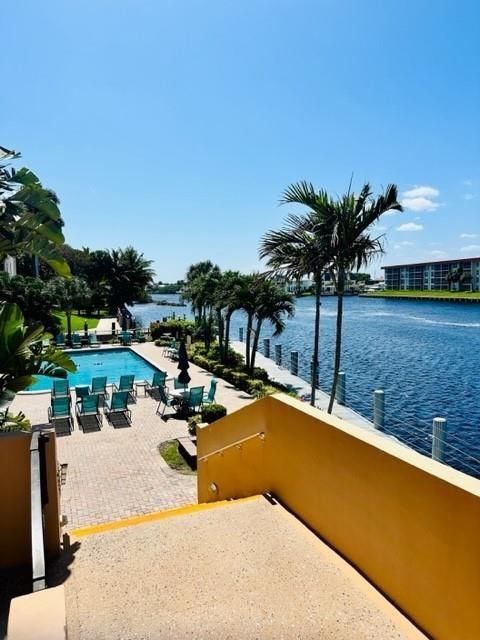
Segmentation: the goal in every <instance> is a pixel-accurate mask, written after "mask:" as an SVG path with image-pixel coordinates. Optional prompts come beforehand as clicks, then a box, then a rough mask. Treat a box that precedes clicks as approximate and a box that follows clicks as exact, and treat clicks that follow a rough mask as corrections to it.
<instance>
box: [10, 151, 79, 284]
mask: <svg viewBox="0 0 480 640" xmlns="http://www.w3.org/2000/svg"><path fill="white" fill-rule="evenodd" d="M19 157H20V154H18V153H16V152H15V151H10V150H9V149H5V148H4V147H0V160H2V161H7V164H1V165H0V260H3V259H5V258H6V256H8V255H10V256H17V255H19V254H28V255H31V256H38V257H39V258H40V259H41V260H43V261H45V262H47V263H48V264H49V265H50V266H51V267H52V269H53V270H54V271H55V272H56V273H58V274H60V275H64V276H68V275H69V273H70V270H69V268H68V265H67V263H66V262H65V260H64V259H63V257H62V256H61V254H60V253H59V250H58V248H59V246H60V245H61V244H62V243H63V241H64V238H63V234H62V231H61V227H62V224H63V223H62V220H61V217H60V211H59V209H58V205H57V202H58V199H57V198H56V196H55V194H54V192H52V191H51V190H49V189H45V188H44V187H43V186H42V184H41V182H40V180H39V179H38V177H37V176H36V175H35V174H34V173H33V172H32V171H30V170H29V169H26V168H25V167H23V168H21V169H19V170H18V171H17V170H15V169H14V168H12V167H10V166H9V164H8V163H9V162H10V161H12V160H13V161H15V160H17V159H18V158H19Z"/></svg>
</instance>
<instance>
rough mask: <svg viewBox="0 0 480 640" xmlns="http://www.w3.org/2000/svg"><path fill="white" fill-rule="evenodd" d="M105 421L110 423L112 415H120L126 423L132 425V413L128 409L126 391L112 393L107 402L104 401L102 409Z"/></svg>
mask: <svg viewBox="0 0 480 640" xmlns="http://www.w3.org/2000/svg"><path fill="white" fill-rule="evenodd" d="M103 410H104V412H105V415H106V416H107V420H108V421H109V422H111V421H112V415H113V414H115V413H121V414H123V415H124V416H125V418H126V419H127V421H128V423H129V424H131V423H132V412H131V411H130V409H129V408H128V391H114V392H113V393H112V397H111V398H110V399H109V400H105V406H104V407H103Z"/></svg>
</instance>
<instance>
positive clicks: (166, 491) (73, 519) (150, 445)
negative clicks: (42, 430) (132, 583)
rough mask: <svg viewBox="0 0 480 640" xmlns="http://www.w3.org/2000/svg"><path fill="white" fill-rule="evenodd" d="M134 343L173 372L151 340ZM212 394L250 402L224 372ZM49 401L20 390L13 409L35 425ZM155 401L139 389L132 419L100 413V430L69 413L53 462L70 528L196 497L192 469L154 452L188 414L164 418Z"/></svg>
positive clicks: (203, 380) (199, 379) (203, 381)
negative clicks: (125, 423) (124, 421)
mask: <svg viewBox="0 0 480 640" xmlns="http://www.w3.org/2000/svg"><path fill="white" fill-rule="evenodd" d="M102 349H108V347H102ZM133 349H134V351H137V352H138V353H140V354H141V355H143V356H144V357H146V358H147V359H149V360H151V361H152V362H153V363H155V364H156V365H157V366H158V367H159V368H161V369H163V370H166V371H167V372H168V374H169V376H173V375H177V373H178V369H177V364H176V363H175V362H171V361H170V360H167V359H165V358H163V357H162V355H161V353H162V349H161V348H159V347H156V346H155V345H154V344H153V343H145V344H140V345H134V346H133ZM189 373H190V376H191V378H192V381H191V383H190V385H191V386H195V385H204V386H205V390H206V391H207V390H208V385H209V384H210V379H211V374H209V373H207V372H206V371H204V370H202V369H200V368H199V367H197V366H195V365H193V364H190V369H189ZM142 391H143V390H142V389H139V393H140V394H141V393H142ZM73 399H74V398H73ZM216 399H217V401H218V402H220V403H221V404H224V405H225V406H226V407H227V409H228V412H229V413H231V412H232V411H234V410H236V409H238V408H240V407H241V406H244V405H245V404H248V403H249V402H252V399H251V398H250V397H249V396H248V395H247V394H245V393H244V392H242V391H238V390H237V389H233V388H232V387H231V386H230V385H229V384H228V383H226V382H224V381H223V380H219V382H218V386H217V396H216ZM49 404H50V395H49V394H29V395H22V394H20V395H17V396H16V398H15V400H14V402H13V403H12V405H11V411H13V412H16V411H23V412H24V413H25V414H26V415H27V416H28V417H29V419H30V420H31V421H32V425H34V426H38V425H45V423H46V417H47V409H48V406H49ZM156 407H157V403H156V402H155V401H154V400H153V399H151V398H150V397H148V398H144V397H139V398H138V399H137V402H136V403H135V404H131V405H130V408H131V410H132V426H131V427H123V428H114V427H113V426H112V425H111V424H110V423H109V422H107V420H106V419H105V418H104V420H103V427H102V429H101V430H100V431H89V432H85V433H84V432H83V431H82V430H81V429H79V428H78V425H77V423H76V421H75V429H74V431H73V433H72V434H71V435H63V436H59V437H58V438H57V445H58V460H59V463H60V464H62V465H67V466H66V468H65V467H64V469H66V476H65V484H64V485H63V487H62V496H61V507H62V514H64V515H65V516H66V517H67V520H68V528H69V529H74V528H76V527H82V526H86V525H91V524H99V523H102V522H109V521H112V520H118V519H122V518H128V517H131V516H135V515H140V514H144V513H150V512H152V511H159V510H162V509H168V508H172V507H177V506H181V505H185V504H190V503H194V502H196V501H197V491H196V476H194V475H183V474H180V473H178V472H177V471H174V470H172V469H170V467H169V466H168V465H167V464H166V462H165V461H164V460H163V458H162V457H161V456H160V454H159V453H158V445H159V444H160V443H161V442H164V441H165V440H170V439H172V438H177V437H179V436H183V435H186V434H187V425H186V421H184V420H177V419H174V418H170V419H168V421H166V422H164V421H163V420H162V419H161V418H160V416H158V415H156V414H155V409H156ZM170 411H171V410H170V409H167V411H166V415H167V414H168V413H169V412H170Z"/></svg>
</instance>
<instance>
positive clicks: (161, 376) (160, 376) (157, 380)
mask: <svg viewBox="0 0 480 640" xmlns="http://www.w3.org/2000/svg"><path fill="white" fill-rule="evenodd" d="M166 379H167V372H166V371H155V373H154V374H153V378H152V383H151V384H150V382H147V383H146V384H145V393H149V394H150V395H152V394H153V393H154V392H155V391H158V388H159V387H165V381H166Z"/></svg>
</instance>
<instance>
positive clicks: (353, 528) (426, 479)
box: [198, 396, 480, 640]
mask: <svg viewBox="0 0 480 640" xmlns="http://www.w3.org/2000/svg"><path fill="white" fill-rule="evenodd" d="M257 419H258V424H257V423H256V420H257ZM230 421H232V425H233V428H232V430H231V432H230ZM242 423H243V429H242ZM260 430H261V431H263V432H264V433H265V438H264V440H263V441H262V444H261V445H259V444H255V446H253V443H257V439H256V438H254V439H252V440H249V441H248V444H247V443H245V446H243V447H242V448H241V449H237V448H236V447H233V448H231V449H227V450H225V451H224V452H223V453H222V455H213V456H210V457H208V453H209V451H215V450H216V449H219V448H222V447H225V446H226V445H228V441H229V432H230V442H234V441H237V440H240V439H242V438H244V437H245V436H248V435H251V434H253V433H255V432H258V431H260ZM251 443H252V444H251ZM198 444H199V449H200V450H201V451H202V455H203V456H207V457H206V459H205V460H204V461H203V462H201V463H199V466H198V485H199V500H200V501H212V500H215V499H225V498H235V497H240V496H242V497H243V496H245V495H247V494H248V491H250V490H252V493H253V492H254V490H259V489H260V490H263V491H267V490H269V491H272V492H273V493H274V494H275V495H276V496H278V498H279V499H280V500H281V501H282V502H283V503H284V504H285V505H286V506H287V507H288V508H290V509H291V510H292V511H293V512H294V513H295V514H296V515H297V516H298V517H299V518H301V519H302V520H303V521H304V522H305V523H306V524H308V525H309V526H310V527H311V528H312V529H313V530H314V531H316V532H317V533H318V534H319V535H320V536H321V537H322V538H323V539H325V540H326V541H327V542H328V543H329V544H331V545H332V546H333V547H334V548H335V549H337V551H338V552H339V553H341V554H342V555H343V556H344V557H345V558H347V559H348V560H349V561H350V562H352V564H354V565H355V566H356V567H357V568H358V569H359V570H360V571H361V572H362V573H363V574H365V575H366V576H367V577H368V578H369V579H370V580H371V581H372V582H373V583H374V584H375V585H376V586H377V587H378V588H379V589H380V590H381V591H382V592H383V593H385V594H386V595H387V596H388V597H390V598H391V599H392V600H393V601H394V602H395V603H396V604H397V606H398V607H399V608H401V609H402V610H403V611H404V612H405V613H406V614H407V615H409V616H410V617H411V618H412V620H413V621H414V622H416V624H418V626H420V627H421V628H422V629H423V630H424V631H426V632H427V633H428V634H430V635H432V637H434V638H439V639H448V640H453V639H455V640H478V638H480V608H479V605H478V602H480V544H479V540H480V481H478V480H475V479H473V478H469V477H467V476H465V475H464V474H461V473H459V472H456V471H454V470H452V469H450V468H448V467H446V466H445V465H442V464H440V463H437V462H434V461H432V460H429V459H428V458H425V457H424V456H421V455H419V454H417V453H415V452H414V451H412V450H410V449H407V448H406V447H403V446H402V445H399V444H397V443H395V442H394V441H392V440H390V439H388V438H385V437H383V436H381V435H378V434H376V433H370V432H368V431H366V430H364V429H361V428H358V427H355V426H353V425H349V424H348V423H345V422H344V421H342V420H339V419H336V418H334V417H331V416H327V415H326V414H325V413H320V412H319V411H318V410H314V409H311V408H310V407H308V406H306V405H305V404H303V403H301V402H299V401H296V400H294V399H291V398H288V397H287V396H275V397H269V398H265V399H263V400H261V401H259V402H257V403H255V404H253V405H250V406H249V407H246V408H245V409H243V410H240V411H238V412H235V413H234V414H232V415H231V416H227V417H226V418H224V419H223V420H222V421H219V422H217V423H214V424H212V425H209V426H208V427H206V428H204V429H202V430H200V431H199V436H198ZM252 476H256V477H257V480H256V481H255V480H254V479H252ZM212 482H213V483H215V484H216V486H217V487H218V491H217V492H216V493H215V494H214V493H212V491H211V490H210V489H209V486H210V484H211V483H212Z"/></svg>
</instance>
